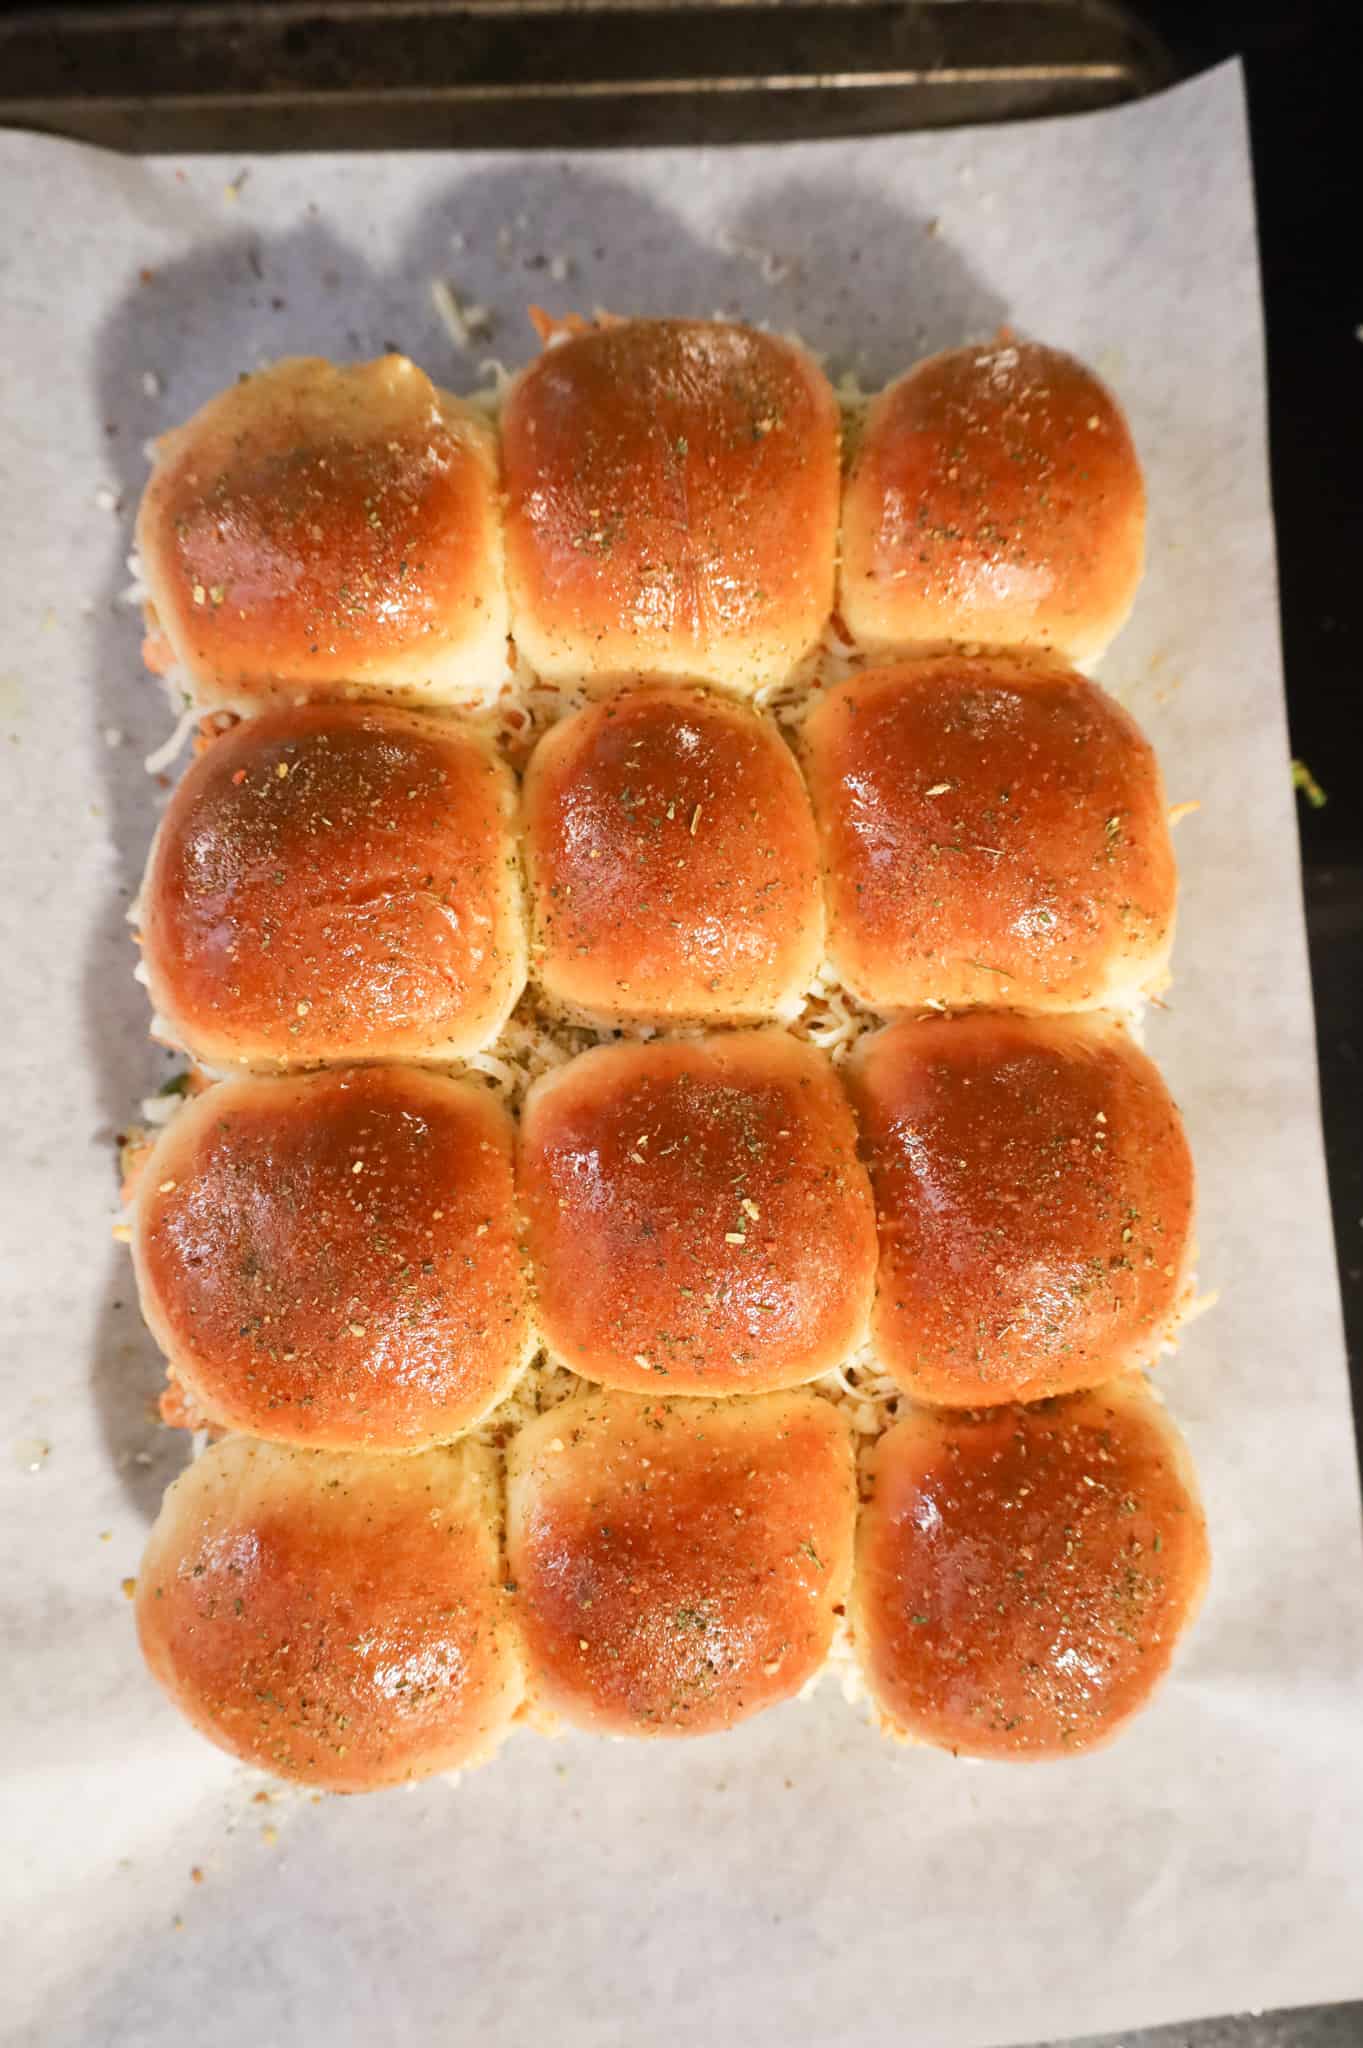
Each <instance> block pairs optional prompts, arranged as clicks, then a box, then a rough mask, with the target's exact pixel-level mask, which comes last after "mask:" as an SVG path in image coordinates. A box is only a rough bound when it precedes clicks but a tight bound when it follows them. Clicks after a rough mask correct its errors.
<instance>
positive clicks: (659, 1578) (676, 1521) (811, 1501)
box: [507, 1391, 856, 1736]
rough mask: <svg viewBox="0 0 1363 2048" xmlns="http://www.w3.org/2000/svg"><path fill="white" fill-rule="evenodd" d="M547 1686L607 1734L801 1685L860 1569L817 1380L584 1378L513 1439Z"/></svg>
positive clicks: (851, 1478) (511, 1539) (832, 1419)
mask: <svg viewBox="0 0 1363 2048" xmlns="http://www.w3.org/2000/svg"><path fill="white" fill-rule="evenodd" d="M507 1462H508V1485H507V1552H508V1564H509V1569H510V1572H511V1577H512V1580H513V1582H514V1584H515V1586H516V1589H517V1605H518V1607H519V1609H520V1613H521V1621H522V1626H523V1628H524V1630H525V1638H526V1647H527V1651H528V1655H529V1660H530V1674H531V1676H530V1686H531V1693H532V1696H533V1698H534V1699H535V1700H536V1701H537V1702H542V1703H543V1704H545V1705H546V1706H548V1707H549V1708H551V1709H552V1710H554V1711H556V1712H557V1713H558V1714H560V1715H561V1716H562V1717H563V1719H564V1720H565V1721H570V1722H572V1723H574V1724H575V1725H576V1726H578V1727H580V1728H586V1729H589V1730H591V1731H593V1732H594V1733H598V1734H606V1735H636V1736H657V1735H709V1734H713V1733H715V1732H716V1731H717V1730H719V1729H721V1728H732V1727H733V1726H734V1724H735V1722H738V1721H743V1720H746V1719H747V1718H748V1717H749V1715H752V1714H756V1713H760V1712H761V1711H762V1709H763V1708H764V1707H770V1706H775V1705H776V1703H777V1702H778V1701H779V1700H784V1699H789V1698H790V1697H791V1695H792V1694H793V1693H796V1692H798V1691H799V1689H800V1687H801V1686H802V1685H804V1684H805V1683H806V1681H807V1680H808V1679H810V1678H812V1677H813V1676H814V1675H815V1673H816V1672H817V1671H818V1670H819V1667H820V1666H821V1665H822V1663H823V1661H824V1659H825V1657H826V1656H827V1654H828V1648H829V1643H830V1641H831V1638H832V1634H833V1625H834V1618H835V1616H836V1615H838V1614H840V1613H841V1612H842V1611H843V1605H844V1602H845V1600H846V1597H847V1585H848V1579H849V1576H850V1568H851V1556H852V1541H853V1522H854V1517H855V1513H856V1478H855V1473H854V1467H853V1456H852V1439H851V1431H850V1429H849V1427H848V1424H847V1422H846V1421H845V1420H844V1418H843V1416H842V1415H841V1414H840V1412H839V1411H838V1410H837V1409H836V1408H835V1407H833V1405H832V1404H831V1403H830V1402H827V1401H823V1400H821V1399H819V1397H818V1396H817V1395H813V1394H769V1395H766V1396H763V1397H762V1398H760V1399H758V1400H749V1401H695V1400H692V1401H663V1400H656V1399H655V1400H648V1399H645V1398H642V1397H640V1396H637V1395H630V1394H616V1393H601V1392H598V1391H592V1392H588V1393H584V1394H581V1395H579V1396H577V1397H575V1398H574V1399H572V1400H571V1401H569V1402H567V1403H565V1404H564V1405H563V1406H561V1407H558V1408H554V1409H552V1410H550V1412H549V1413H548V1414H546V1415H542V1416H540V1417H539V1418H538V1419H537V1420H536V1421H534V1422H531V1423H529V1424H527V1426H526V1427H525V1428H524V1429H523V1430H522V1431H521V1432H520V1434H519V1435H518V1436H516V1437H515V1438H513V1440H512V1442H511V1445H510V1447H509V1449H508V1453H507Z"/></svg>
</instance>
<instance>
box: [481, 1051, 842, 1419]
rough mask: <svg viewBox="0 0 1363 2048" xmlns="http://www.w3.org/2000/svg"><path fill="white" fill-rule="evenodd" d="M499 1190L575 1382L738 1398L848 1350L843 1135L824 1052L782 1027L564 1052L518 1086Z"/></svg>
mask: <svg viewBox="0 0 1363 2048" xmlns="http://www.w3.org/2000/svg"><path fill="white" fill-rule="evenodd" d="M518 1179H519V1188H520V1198H521V1203H522V1206H523V1208H524V1210H525V1215H526V1224H527V1232H528V1242H529V1248H530V1256H531V1261H532V1265H533V1267H534V1271H535V1284H536V1289H537V1317H538V1321H539V1326H540V1330H541V1333H542V1335H543V1337H544V1341H545V1343H546V1345H547V1346H548V1348H549V1351H550V1353H551V1355H552V1356H553V1357H555V1358H556V1359H557V1360H558V1361H559V1362H560V1363H562V1364H564V1365H567V1366H570V1367H571V1368H572V1369H573V1370H574V1371H575V1372H579V1373H581V1374H583V1376H584V1377H585V1378H587V1379H593V1380H599V1381H602V1382H604V1383H605V1384H606V1385H608V1386H615V1387H625V1388H635V1389H639V1390H643V1391H648V1392H654V1393H658V1394H660V1395H670V1394H687V1393H698V1394H737V1393H755V1392H758V1391H760V1390H764V1389H767V1388H772V1387H788V1386H794V1385H797V1384H798V1383H800V1382H801V1381H804V1380H810V1379H814V1378H816V1377H817V1376H818V1374H820V1373H822V1372H827V1371H829V1370H830V1369H831V1368H832V1367H833V1366H835V1365H837V1364H838V1363H839V1362H840V1361H841V1359H842V1358H843V1357H845V1356H846V1354H847V1353H848V1352H849V1351H852V1350H855V1349H856V1347H857V1346H858V1344H860V1343H861V1342H862V1340H863V1338H864V1335H865V1329H866V1318H867V1313H868V1310H869V1306H870V1299H871V1291H872V1288H873V1285H874V1279H875V1224H874V1220H873V1216H872V1211H871V1201H870V1192H869V1189H868V1187H867V1183H866V1175H865V1170H864V1168H863V1167H862V1165H861V1163H860V1161H859V1160H858V1158H857V1152H856V1127H855V1124H854V1122H853V1119H852V1114H851V1111H850V1108H849V1106H848V1104H847V1101H846V1099H845V1097H844V1095H843V1092H842V1090H841V1088H840V1087H839V1085H838V1082H837V1078H836V1076H835V1074H834V1071H833V1068H832V1067H831V1066H830V1065H829V1063H828V1061H827V1060H826V1059H825V1057H824V1055H823V1054H822V1053H820V1052H817V1051H815V1049H814V1048H813V1047H812V1046H808V1045H805V1044H802V1043H801V1042H799V1041H798V1040H796V1039H793V1038H790V1037H788V1036H787V1035H786V1034H785V1033H784V1032H781V1031H759V1032H743V1033H735V1034H732V1035H723V1036H717V1037H713V1038H707V1039H703V1040H700V1041H695V1040H682V1041H677V1042H673V1043H662V1042H654V1043H651V1044H645V1045H614V1046H604V1047H600V1048H598V1049H597V1050H595V1051H592V1052H586V1053H583V1054H582V1055H580V1057H579V1058H577V1059H575V1060H572V1061H570V1062H568V1063H567V1064H566V1065H564V1066H561V1067H558V1068H556V1069H555V1070H554V1071H553V1072H552V1073H550V1074H547V1075H545V1076H544V1077H543V1078H542V1079H541V1080H539V1081H537V1082H535V1083H534V1085H533V1086H532V1088H531V1089H530V1092H529V1094H528V1095H527V1097H526V1101H525V1108H524V1111H523V1113H522V1118H521V1131H520V1147H519V1154H518Z"/></svg>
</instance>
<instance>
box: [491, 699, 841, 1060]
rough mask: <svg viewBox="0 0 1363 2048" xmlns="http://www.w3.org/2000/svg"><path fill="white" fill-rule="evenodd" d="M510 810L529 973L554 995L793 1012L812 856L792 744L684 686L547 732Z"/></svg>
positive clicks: (684, 1011)
mask: <svg viewBox="0 0 1363 2048" xmlns="http://www.w3.org/2000/svg"><path fill="white" fill-rule="evenodd" d="M522 816H523V819H524V835H525V837H524V844H525V856H526V866H527V870H528V873H529V879H530V902H531V920H532V962H531V965H532V972H533V974H534V976H535V978H536V980H537V981H538V982H539V984H540V986H541V988H542V989H543V990H544V993H545V995H546V996H547V997H548V999H549V1000H550V1002H551V1003H552V1004H554V1005H555V1007H557V1008H559V1009H561V1010H563V1011H565V1012H567V1013H569V1014H576V1015H581V1014H583V1013H586V1014H588V1015H591V1016H596V1017H602V1018H625V1019H634V1020H639V1021H643V1022H664V1021H667V1020H669V1019H691V1020H699V1021H705V1022H716V1023H730V1024H733V1023H753V1022H757V1021H759V1020H761V1019H763V1018H766V1017H774V1016H777V1015H780V1014H782V1013H793V1012H794V1010H795V1009H796V1008H798V1006H799V1002H800V999H801V996H802V994H803V991H804V990H805V989H806V988H807V987H808V986H809V983H810V981H811V979H812V978H813V975H814V973H815V971H816V969H817V968H818V965H819V962H820V960H821V958H822V954H823V900H822V895H821V891H820V884H819V854H818V845H817V841H816V838H815V832H814V820H813V817H812V816H811V813H810V808H809V798H808V796H807V795H806V793H805V788H804V784H803V782H802V781H801V779H800V774H799V771H798V769H797V768H796V766H795V762H794V760H793V758H792V756H791V752H790V749H789V748H788V747H787V746H786V744H785V742H784V741H783V740H782V739H781V737H780V735H779V733H778V732H777V731H776V729H775V727H774V726H773V725H771V724H770V722H769V721H767V720H765V719H762V718H759V717H758V716H757V715H756V714H755V713H754V712H752V711H750V710H749V709H747V708H746V707H745V706H744V705H741V704H736V703H734V702H733V701H732V700H731V699H726V698H724V697H720V696H717V695H715V694H714V693H713V692H709V691H704V690H699V689H696V688H695V687H694V686H691V685H685V684H676V685H670V686H667V685H658V686H654V687H652V688H648V689H641V690H632V691H624V692H621V693H619V694H618V695H614V696H611V697H609V698H608V699H607V700H606V701H605V702H604V703H599V704H593V705H590V706H589V707H588V708H587V709H586V710H584V711H580V712H578V713H576V715H575V716H573V717H571V718H565V719H563V720H562V721H561V722H560V723H559V724H558V725H555V726H553V727H551V728H550V730H549V732H548V733H546V735H545V737H544V738H543V739H542V740H541V741H540V743H539V746H538V747H537V748H536V750H535V752H534V754H533V755H532V756H531V760H530V766H529V769H528V770H527V773H526V779H525V792H524V803H523V810H522Z"/></svg>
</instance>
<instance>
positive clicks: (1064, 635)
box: [838, 339, 1145, 666]
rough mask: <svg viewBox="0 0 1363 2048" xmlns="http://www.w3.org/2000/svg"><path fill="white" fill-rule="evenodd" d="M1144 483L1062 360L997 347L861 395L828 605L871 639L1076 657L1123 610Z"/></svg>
mask: <svg viewBox="0 0 1363 2048" xmlns="http://www.w3.org/2000/svg"><path fill="white" fill-rule="evenodd" d="M1144 548H1145V486H1144V483H1143V481H1142V478H1141V472H1140V465H1139V463H1138V462H1137V459H1136V451H1135V449H1134V447H1133V445H1132V441H1131V434H1130V431H1129V429H1128V427H1127V424H1126V421H1125V419H1124V418H1123V416H1122V412H1121V409H1120V408H1119V406H1118V405H1117V403H1116V401H1115V399H1114V398H1113V397H1112V395H1111V393H1110V392H1109V391H1108V390H1107V389H1106V387H1105V386H1104V385H1103V384H1101V383H1100V382H1099V380H1098V379H1097V378H1096V377H1095V376H1094V375H1093V373H1092V371H1091V370H1088V369H1086V368H1085V367H1084V365H1083V364H1082V363H1080V362H1076V360H1075V359H1074V357H1073V356H1067V355H1065V354H1063V353H1062V351H1061V350H1059V349H1054V348H1046V347H1043V346H1042V345H1041V344H1040V343H1038V342H1029V341H1015V340H1011V339H1002V340H1000V341H998V342H997V343H995V344H993V345H992V346H989V347H985V348H977V347H971V348H960V349H952V350H949V351H948V352H947V353H946V354H944V355H937V356H930V357H929V358H928V359H927V360H926V361H925V362H921V363H918V364H916V365H915V366H914V368H913V369H911V370H909V371H907V372H906V373H905V374H904V375H903V376H902V377H899V378H897V379H896V380H895V382H894V383H893V384H891V385H889V386H888V387H887V389H886V390H885V391H883V392H881V394H880V396H879V397H878V398H875V399H873V400H872V402H871V405H870V408H869V410H868V414H867V418H866V423H865V429H864V432H863V434H862V437H861V442H860V446H859V448H858V451H857V455H856V459H855V461H854V463H853V466H852V471H851V475H850V476H849V478H848V483H847V488H846V492H845V494H844V498H843V511H842V569H841V575H840V579H839V586H838V604H839V609H840V611H841V613H842V617H843V619H844V621H845V623H846V624H847V626H848V628H849V629H850V631H851V633H852V635H853V637H854V639H856V640H857V641H858V642H859V643H860V644H861V645H862V646H865V647H870V648H885V649H888V648H891V647H897V648H898V649H900V650H901V651H904V652H908V651H910V650H919V651H926V650H927V649H929V648H933V647H939V646H941V645H942V644H943V643H945V642H949V641H966V642H970V641H981V642H983V643H984V644H985V645H987V646H1014V647H1030V648H1038V649H1042V650H1045V651H1050V652H1054V653H1056V654H1059V655H1061V656H1063V657H1064V658H1065V659H1066V660H1069V661H1073V662H1077V663H1078V664H1080V665H1081V666H1082V665H1083V664H1084V663H1085V662H1088V661H1091V660H1093V659H1096V657H1097V656H1098V655H1099V654H1100V653H1101V652H1102V650H1103V648H1104V647H1105V646H1106V645H1107V643H1108V641H1109V640H1110V639H1111V638H1112V636H1113V634H1114V633H1115V632H1116V631H1117V629H1118V627H1119V626H1120V625H1121V624H1122V622H1123V620H1124V619H1125V618H1126V615H1127V613H1128V612H1129V610H1130V609H1131V603H1132V600H1133V598H1134V597H1135V594H1136V587H1137V585H1138V583H1139V582H1140V577H1141V569H1142V564H1143V560H1144Z"/></svg>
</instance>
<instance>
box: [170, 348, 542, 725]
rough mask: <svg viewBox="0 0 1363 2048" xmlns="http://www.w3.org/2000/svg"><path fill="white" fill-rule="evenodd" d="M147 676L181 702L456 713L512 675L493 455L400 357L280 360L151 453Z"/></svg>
mask: <svg viewBox="0 0 1363 2048" xmlns="http://www.w3.org/2000/svg"><path fill="white" fill-rule="evenodd" d="M137 546H138V552H139V555H140V557H141V566H142V575H143V578H144V580H145V583H146V587H147V591H148V594H149V599H150V608H149V615H148V624H149V627H150V633H149V637H148V642H147V648H146V653H147V659H148V661H149V663H150V664H151V666H152V667H154V668H157V669H159V670H162V671H164V672H166V673H168V674H169V675H171V676H172V677H173V679H174V680H175V681H176V682H177V683H179V684H181V685H182V686H183V688H184V689H185V691H186V692H187V693H188V694H189V696H190V697H191V698H192V699H193V701H194V702H195V703H197V704H202V705H204V706H206V707H210V708H211V707H215V706H219V705H226V706H228V707H229V708H232V709H236V710H241V711H246V710H250V709H252V708H254V707H255V706H256V705H257V704H259V703H261V702H262V701H268V700H270V699H278V698H285V699H289V700H294V699H298V698H301V697H306V696H316V695H318V694H322V695H335V694H337V692H338V691H339V690H341V689H342V688H343V687H344V686H346V685H351V686H353V693H354V694H358V695H363V696H369V697H393V698H401V699H405V700H410V701H413V702H421V703H441V704H467V703H470V702H477V701H480V700H484V699H487V698H489V697H490V696H491V695H493V694H494V693H495V691H496V689H497V687H498V685H499V684H500V682H501V681H502V679H503V677H504V676H505V675H506V673H507V606H506V590H505V583H504V579H503V573H502V536H501V526H500V520H499V512H498V479H497V449H496V441H495V439H494V437H493V434H492V432H491V429H490V428H489V427H488V425H487V424H486V422H485V421H484V420H482V419H481V418H480V417H479V416H478V414H477V413H476V412H474V411H472V410H471V409H470V408H469V407H468V406H466V405H462V404H461V403H460V402H459V400H458V399H457V398H451V397H450V395H449V394H448V392H444V391H437V390H436V389H435V387H434V385H433V384H432V383H431V380H430V378H429V377H427V376H426V375H425V373H424V372H423V371H421V370H419V369H418V368H417V367H416V365H415V363H409V362H408V361H407V358H406V357H405V356H395V355H390V356H383V357H382V358H381V359H380V360H379V361H378V362H374V363H356V364H353V365H350V366H348V367H338V366H337V365H336V364H334V363H327V362H323V361H321V360H320V359H319V358H318V357H315V356H296V357H290V358H289V359H287V360H286V361H284V362H280V363H276V364H275V365H274V366H273V368H271V369H268V370H260V371H258V372H257V373H256V374H255V375H254V376H250V377H243V378H242V379H241V380H240V381H239V382H238V383H236V384H234V385H232V386H231V388H230V389H229V390H227V391H224V392H223V393H222V394H221V395H220V396H219V397H217V398H214V399H211V400H210V401H209V403H208V404H207V405H205V406H204V407H203V408H202V409H201V410H200V411H199V412H196V413H195V414H194V417H193V418H192V419H191V420H189V421H187V422H186V424H185V425H184V426H182V427H177V428H176V429H175V430H174V431H173V432H172V433H169V434H164V435H162V437H161V439H160V440H159V441H158V442H157V444H156V452H155V466H154V468H153V470H152V475H151V480H150V482H149V483H148V485H147V488H146V492H145V494H144V496H143V499H142V506H141V510H140V512H139V513H138V519H137Z"/></svg>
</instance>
